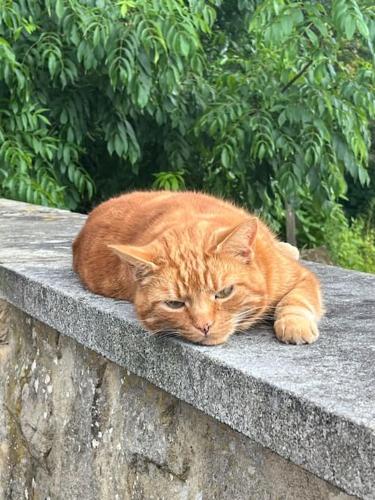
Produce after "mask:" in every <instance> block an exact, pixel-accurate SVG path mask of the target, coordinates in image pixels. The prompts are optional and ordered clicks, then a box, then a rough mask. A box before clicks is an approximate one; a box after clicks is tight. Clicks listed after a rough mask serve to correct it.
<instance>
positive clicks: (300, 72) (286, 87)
mask: <svg viewBox="0 0 375 500" xmlns="http://www.w3.org/2000/svg"><path fill="white" fill-rule="evenodd" d="M313 62H314V61H313V60H312V59H310V61H308V62H307V63H306V64H305V65H304V66H302V69H301V71H299V72H298V73H297V74H296V75H295V76H294V77H293V78H292V79H291V80H290V82H288V83H287V84H286V85H284V87H283V88H282V89H281V92H282V93H284V92H285V91H286V90H288V88H289V87H290V86H291V85H293V83H294V82H295V81H296V80H298V78H301V76H302V75H303V74H304V73H305V72H306V71H307V70H308V69H309V67H310V66H311V65H312V63H313Z"/></svg>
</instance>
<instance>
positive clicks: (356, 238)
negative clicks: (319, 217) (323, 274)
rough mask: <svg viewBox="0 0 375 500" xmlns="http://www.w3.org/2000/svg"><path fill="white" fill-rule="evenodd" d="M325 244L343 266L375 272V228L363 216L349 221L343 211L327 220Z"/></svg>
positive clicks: (337, 262)
mask: <svg viewBox="0 0 375 500" xmlns="http://www.w3.org/2000/svg"><path fill="white" fill-rule="evenodd" d="M324 232H325V244H326V246H327V248H328V250H329V253H330V255H331V257H332V259H333V261H334V262H335V264H338V265H339V266H342V267H347V268H349V269H356V270H358V271H365V272H370V273H375V230H374V229H372V228H370V227H366V224H365V221H364V220H363V219H361V218H358V219H352V220H351V221H350V222H348V221H347V219H346V218H345V215H344V213H343V212H341V214H336V217H335V218H334V219H333V218H332V220H331V221H327V223H326V226H325V228H324Z"/></svg>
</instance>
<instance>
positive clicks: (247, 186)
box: [0, 0, 375, 243]
mask: <svg viewBox="0 0 375 500" xmlns="http://www.w3.org/2000/svg"><path fill="white" fill-rule="evenodd" d="M374 38H375V8H374V5H373V1H372V0H333V1H332V2H324V3H316V2H304V3H302V2H298V1H288V0H263V1H261V2H257V1H255V0H254V1H251V0H227V1H225V2H223V1H221V0H209V1H204V0H189V1H184V0H137V1H135V0H120V1H118V0H84V1H82V0H56V1H52V0H34V1H31V0H0V194H2V195H5V196H9V197H12V198H16V199H21V200H27V201H32V202H35V203H43V204H49V205H54V206H64V207H68V208H72V209H80V210H82V209H88V208H90V206H92V204H94V203H96V202H98V201H100V200H101V199H104V198H107V197H109V196H111V195H113V194H115V193H117V192H120V191H124V190H130V189H136V188H145V187H146V188H148V187H150V186H155V187H158V188H166V189H181V188H184V187H186V188H193V189H205V190H207V191H211V192H213V193H216V194H219V195H221V196H224V197H230V198H232V199H234V200H235V201H237V202H238V203H240V204H243V205H245V206H248V207H250V208H251V209H252V210H256V211H258V212H259V213H260V214H261V215H262V216H263V217H264V218H266V220H268V221H270V222H271V223H272V224H273V225H274V227H275V228H276V230H278V231H282V229H283V222H284V215H285V214H284V206H285V203H288V204H290V205H292V206H293V207H294V209H295V210H296V213H297V216H298V220H299V226H300V232H299V237H300V241H301V242H307V243H312V242H314V241H318V240H320V239H321V237H322V236H321V235H322V230H321V228H322V226H323V225H324V222H325V221H326V220H327V218H328V217H329V215H330V212H331V210H332V207H333V206H334V205H335V202H336V200H337V199H338V198H340V197H341V196H343V195H344V193H345V191H346V179H348V178H351V179H354V180H356V181H359V182H360V183H361V184H363V185H365V184H366V183H367V182H368V174H367V169H366V168H367V163H368V150H369V146H370V135H369V123H370V120H371V119H373V118H374V116H375V103H374V97H373V96H374V87H375V72H374V67H373V61H374V51H373V45H374ZM348 176H349V177H348ZM311 214H317V218H316V219H315V220H312V219H311Z"/></svg>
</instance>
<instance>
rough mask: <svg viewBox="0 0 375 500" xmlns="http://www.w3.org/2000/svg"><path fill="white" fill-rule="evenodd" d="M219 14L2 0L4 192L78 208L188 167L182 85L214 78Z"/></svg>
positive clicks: (156, 5) (71, 0) (0, 151)
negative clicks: (208, 36)
mask: <svg viewBox="0 0 375 500" xmlns="http://www.w3.org/2000/svg"><path fill="white" fill-rule="evenodd" d="M213 16H214V11H213V9H211V8H210V6H209V5H206V6H205V7H204V8H203V9H199V10H198V9H189V8H188V7H187V6H186V5H185V4H184V2H182V1H167V2H164V1H161V0H160V1H158V0H154V1H152V2H149V1H143V2H142V1H141V2H135V1H129V0H122V1H121V2H117V1H110V0H97V1H85V2H82V1H78V0H57V1H51V0H39V1H23V0H20V1H13V0H0V63H1V64H0V144H1V146H0V165H1V170H0V186H1V191H2V193H3V194H5V195H6V196H10V197H12V198H16V199H21V200H27V201H31V202H34V203H42V204H49V205H55V206H66V207H69V208H73V209H74V208H77V207H78V206H80V205H81V206H82V205H89V204H90V203H92V202H93V200H94V195H95V185H96V186H97V188H98V191H99V190H100V196H102V197H106V196H108V195H109V194H112V193H113V192H114V191H117V190H120V189H124V188H129V187H132V184H133V185H135V186H136V184H137V181H138V183H141V185H147V184H150V183H151V182H152V174H153V173H154V172H155V171H157V170H158V165H159V164H162V163H163V164H165V163H166V164H168V165H173V166H174V167H176V168H180V167H181V166H182V163H184V162H185V157H186V149H187V148H186V145H185V141H184V135H185V134H186V130H187V127H188V126H189V122H190V121H191V118H189V114H188V110H187V103H186V102H185V98H184V97H183V95H182V92H181V89H182V88H183V86H184V85H185V83H184V82H185V81H188V80H189V79H192V78H197V77H199V76H200V75H201V74H202V70H203V66H204V60H203V51H202V44H201V39H200V37H201V36H202V35H203V34H204V33H208V32H209V30H210V24H211V23H212V22H213V20H214V18H213ZM141 169H142V171H143V172H142V173H140V170H141ZM167 184H168V183H167ZM172 185H174V182H172ZM179 185H181V183H180V184H179ZM96 197H98V194H96Z"/></svg>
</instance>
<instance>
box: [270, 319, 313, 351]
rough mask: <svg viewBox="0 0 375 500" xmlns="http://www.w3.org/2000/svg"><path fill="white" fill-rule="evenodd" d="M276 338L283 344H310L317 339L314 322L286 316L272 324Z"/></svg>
mask: <svg viewBox="0 0 375 500" xmlns="http://www.w3.org/2000/svg"><path fill="white" fill-rule="evenodd" d="M274 329H275V333H276V337H277V338H278V339H279V340H280V341H281V342H284V343H285V344H312V343H313V342H315V341H316V340H317V338H318V337H319V330H318V326H317V324H316V321H314V319H312V318H307V317H304V316H300V315H297V314H286V315H284V316H282V317H281V318H279V319H277V320H276V321H275V324H274Z"/></svg>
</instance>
